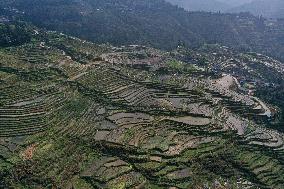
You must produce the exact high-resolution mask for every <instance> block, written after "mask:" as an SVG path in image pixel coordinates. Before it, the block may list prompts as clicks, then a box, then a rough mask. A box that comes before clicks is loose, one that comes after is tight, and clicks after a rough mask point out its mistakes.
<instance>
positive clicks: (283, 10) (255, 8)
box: [228, 0, 284, 18]
mask: <svg viewBox="0 0 284 189" xmlns="http://www.w3.org/2000/svg"><path fill="white" fill-rule="evenodd" d="M228 11H230V12H240V11H242V12H251V13H252V14H254V15H256V16H259V15H262V16H264V17H267V18H284V1H283V0H257V1H253V2H251V3H247V4H244V5H241V6H239V7H235V8H233V9H230V10H228Z"/></svg>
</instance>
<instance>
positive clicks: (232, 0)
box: [217, 0, 253, 7]
mask: <svg viewBox="0 0 284 189" xmlns="http://www.w3.org/2000/svg"><path fill="white" fill-rule="evenodd" d="M217 1H219V2H223V3H226V4H227V5H229V6H230V7H236V6H241V5H243V4H246V3H250V2H252V1H253V0H217Z"/></svg>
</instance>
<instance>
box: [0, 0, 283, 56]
mask: <svg viewBox="0 0 284 189" xmlns="http://www.w3.org/2000/svg"><path fill="white" fill-rule="evenodd" d="M1 3H2V5H1V7H3V9H4V10H5V12H4V13H3V14H4V15H10V18H11V19H16V18H19V19H22V20H26V21H29V22H32V23H34V24H36V25H37V26H40V27H44V28H47V29H49V30H56V31H59V32H64V33H66V34H69V35H73V36H77V37H80V38H82V39H86V40H90V41H93V42H96V43H106V42H109V43H111V44H114V45H128V44H143V45H150V46H153V47H156V48H162V49H167V50H169V49H174V48H176V47H177V46H178V45H180V44H185V45H187V46H188V47H191V48H192V47H198V46H200V45H203V44H204V43H210V44H211V43H219V44H223V45H226V46H230V47H233V48H235V49H242V50H250V49H251V50H253V51H257V52H260V53H263V54H267V55H271V56H273V57H276V58H279V59H281V60H284V55H283V54H284V53H283V52H284V49H283V45H282V44H283V39H284V37H283V36H284V32H283V31H284V30H283V28H284V26H283V23H281V22H273V23H271V22H270V21H265V20H263V19H259V18H258V17H253V16H252V15H249V14H235V15H234V14H217V13H215V14H213V13H204V12H191V13H189V12H186V11H184V10H183V9H181V8H177V7H176V6H173V5H171V4H169V3H165V2H164V1H163V0H134V1H133V0H122V1H116V0H92V1H91V0H80V1H77V0H76V1H75V0H36V1H34V0H13V1H2V2H1Z"/></svg>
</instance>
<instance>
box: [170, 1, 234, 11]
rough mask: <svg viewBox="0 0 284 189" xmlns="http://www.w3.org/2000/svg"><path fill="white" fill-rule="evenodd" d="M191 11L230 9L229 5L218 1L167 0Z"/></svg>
mask: <svg viewBox="0 0 284 189" xmlns="http://www.w3.org/2000/svg"><path fill="white" fill-rule="evenodd" d="M166 1H168V2H170V3H172V4H174V5H178V6H180V7H182V8H184V9H186V10H189V11H206V12H218V11H225V10H227V9H229V8H230V6H229V4H226V3H223V2H219V1H218V0H166Z"/></svg>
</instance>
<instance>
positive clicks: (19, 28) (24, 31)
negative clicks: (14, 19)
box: [0, 23, 32, 47]
mask: <svg viewBox="0 0 284 189" xmlns="http://www.w3.org/2000/svg"><path fill="white" fill-rule="evenodd" d="M31 38H32V32H31V31H30V29H29V27H27V26H26V25H24V24H19V23H0V47H8V46H15V45H21V44H24V43H26V42H29V41H30V40H31Z"/></svg>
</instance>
